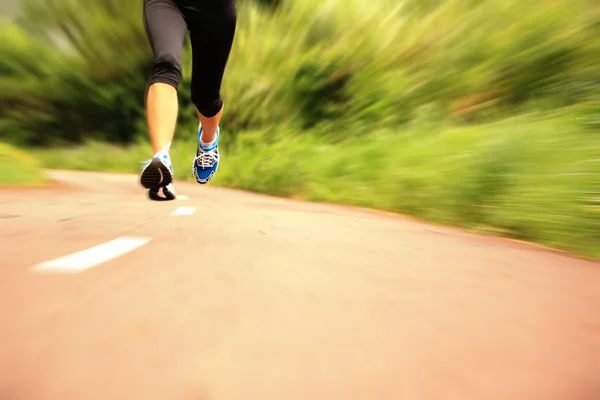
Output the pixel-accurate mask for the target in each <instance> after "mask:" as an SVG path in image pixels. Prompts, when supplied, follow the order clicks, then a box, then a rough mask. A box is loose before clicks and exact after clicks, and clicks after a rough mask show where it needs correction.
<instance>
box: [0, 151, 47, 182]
mask: <svg viewBox="0 0 600 400" xmlns="http://www.w3.org/2000/svg"><path fill="white" fill-rule="evenodd" d="M47 181H48V179H47V177H46V176H45V175H44V173H43V171H42V169H41V168H40V165H39V163H38V161H37V160H36V159H35V158H34V157H31V156H30V155H28V154H26V153H25V152H23V151H19V150H17V149H15V148H13V147H11V146H9V145H8V144H6V143H0V186H41V185H43V184H45V183H46V182H47Z"/></svg>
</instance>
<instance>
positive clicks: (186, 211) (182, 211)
mask: <svg viewBox="0 0 600 400" xmlns="http://www.w3.org/2000/svg"><path fill="white" fill-rule="evenodd" d="M194 211H196V207H179V208H178V209H177V210H175V211H173V212H172V213H171V215H192V214H193V213H194Z"/></svg>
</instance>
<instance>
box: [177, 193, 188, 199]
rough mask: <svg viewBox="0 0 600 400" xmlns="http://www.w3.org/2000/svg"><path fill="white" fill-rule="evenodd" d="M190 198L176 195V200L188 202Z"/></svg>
mask: <svg viewBox="0 0 600 400" xmlns="http://www.w3.org/2000/svg"><path fill="white" fill-rule="evenodd" d="M189 199H190V198H189V197H188V196H186V195H185V194H178V195H177V200H189Z"/></svg>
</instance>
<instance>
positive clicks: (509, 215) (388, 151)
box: [36, 112, 600, 257]
mask: <svg viewBox="0 0 600 400" xmlns="http://www.w3.org/2000/svg"><path fill="white" fill-rule="evenodd" d="M292 130H293V129H292V128H284V127H281V128H278V129H277V130H272V131H269V130H261V131H255V132H246V133H243V134H240V135H239V136H238V138H237V140H236V141H235V142H233V143H229V144H228V146H227V148H226V149H224V150H223V151H222V164H221V166H220V169H219V173H218V174H217V175H216V177H215V179H214V181H213V184H214V185H219V186H227V187H234V188H240V189H245V190H251V191H256V192H262V193H268V194H272V195H277V196H286V197H295V198H302V199H305V200H309V201H322V202H330V203H340V204H349V205H358V206H363V207H369V208H375V209H382V210H389V211H393V212H399V213H404V214H409V215H413V216H417V217H419V218H422V219H425V220H430V221H435V222H440V223H444V224H450V225H456V226H461V227H466V228H470V229H474V230H478V231H482V232H488V233H493V234H497V235H502V236H507V237H513V238H518V239H522V240H527V241H533V242H538V243H542V244H545V245H549V246H552V247H555V248H559V249H565V250H569V251H572V252H576V253H579V254H583V255H586V256H591V257H600V204H599V203H600V174H599V173H598V171H599V169H600V141H599V140H598V137H597V131H592V130H590V129H589V128H586V127H585V126H584V124H582V122H581V121H580V120H579V117H578V114H576V113H571V112H565V113H563V114H559V113H557V114H555V115H548V114H544V115H535V114H531V115H527V116H520V117H514V118H511V119H507V120H504V121H501V122H496V123H490V124H483V125H476V126H470V127H442V126H436V125H421V126H415V127H413V128H411V129H407V130H404V131H386V130H379V131H377V132H372V133H370V135H369V136H364V135H363V136H360V137H359V138H358V139H354V140H345V141H342V142H336V143H333V142H332V141H331V140H330V139H327V138H326V137H324V136H323V135H321V134H319V132H317V131H310V130H309V131H305V132H304V133H303V134H301V133H299V132H300V131H296V132H291V131H292ZM190 136H193V135H190ZM193 152H194V143H193V141H192V140H190V139H183V134H181V133H179V134H178V136H177V137H176V139H175V144H174V146H173V148H172V157H173V160H174V167H175V171H176V177H177V178H178V179H184V180H192V179H193V178H192V176H191V172H190V167H191V165H190V163H191V157H192V153H193ZM149 153H150V149H149V147H148V145H147V144H140V145H136V146H132V147H129V148H125V149H123V148H118V147H112V146H109V145H106V144H99V143H90V144H88V145H86V146H84V147H80V148H74V149H69V150H51V151H46V150H44V151H39V152H36V154H38V156H39V157H40V159H41V160H43V162H44V165H45V166H47V167H60V168H74V169H98V170H104V171H124V172H137V171H138V170H139V163H137V161H141V160H143V159H145V158H147V157H148V154H149Z"/></svg>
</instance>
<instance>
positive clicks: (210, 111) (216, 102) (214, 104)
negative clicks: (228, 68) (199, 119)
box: [192, 90, 223, 118]
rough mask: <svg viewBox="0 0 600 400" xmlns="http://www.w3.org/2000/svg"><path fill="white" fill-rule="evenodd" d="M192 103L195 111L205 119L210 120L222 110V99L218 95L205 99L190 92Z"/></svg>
mask: <svg viewBox="0 0 600 400" xmlns="http://www.w3.org/2000/svg"><path fill="white" fill-rule="evenodd" d="M192 103H193V104H194V105H195V106H196V109H197V110H198V111H199V112H200V114H202V115H203V116H205V117H206V118H212V117H214V116H215V115H217V114H218V113H219V111H221V108H223V98H222V97H221V96H220V95H217V97H216V98H215V97H207V96H206V95H204V94H202V93H198V92H197V91H194V90H192Z"/></svg>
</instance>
